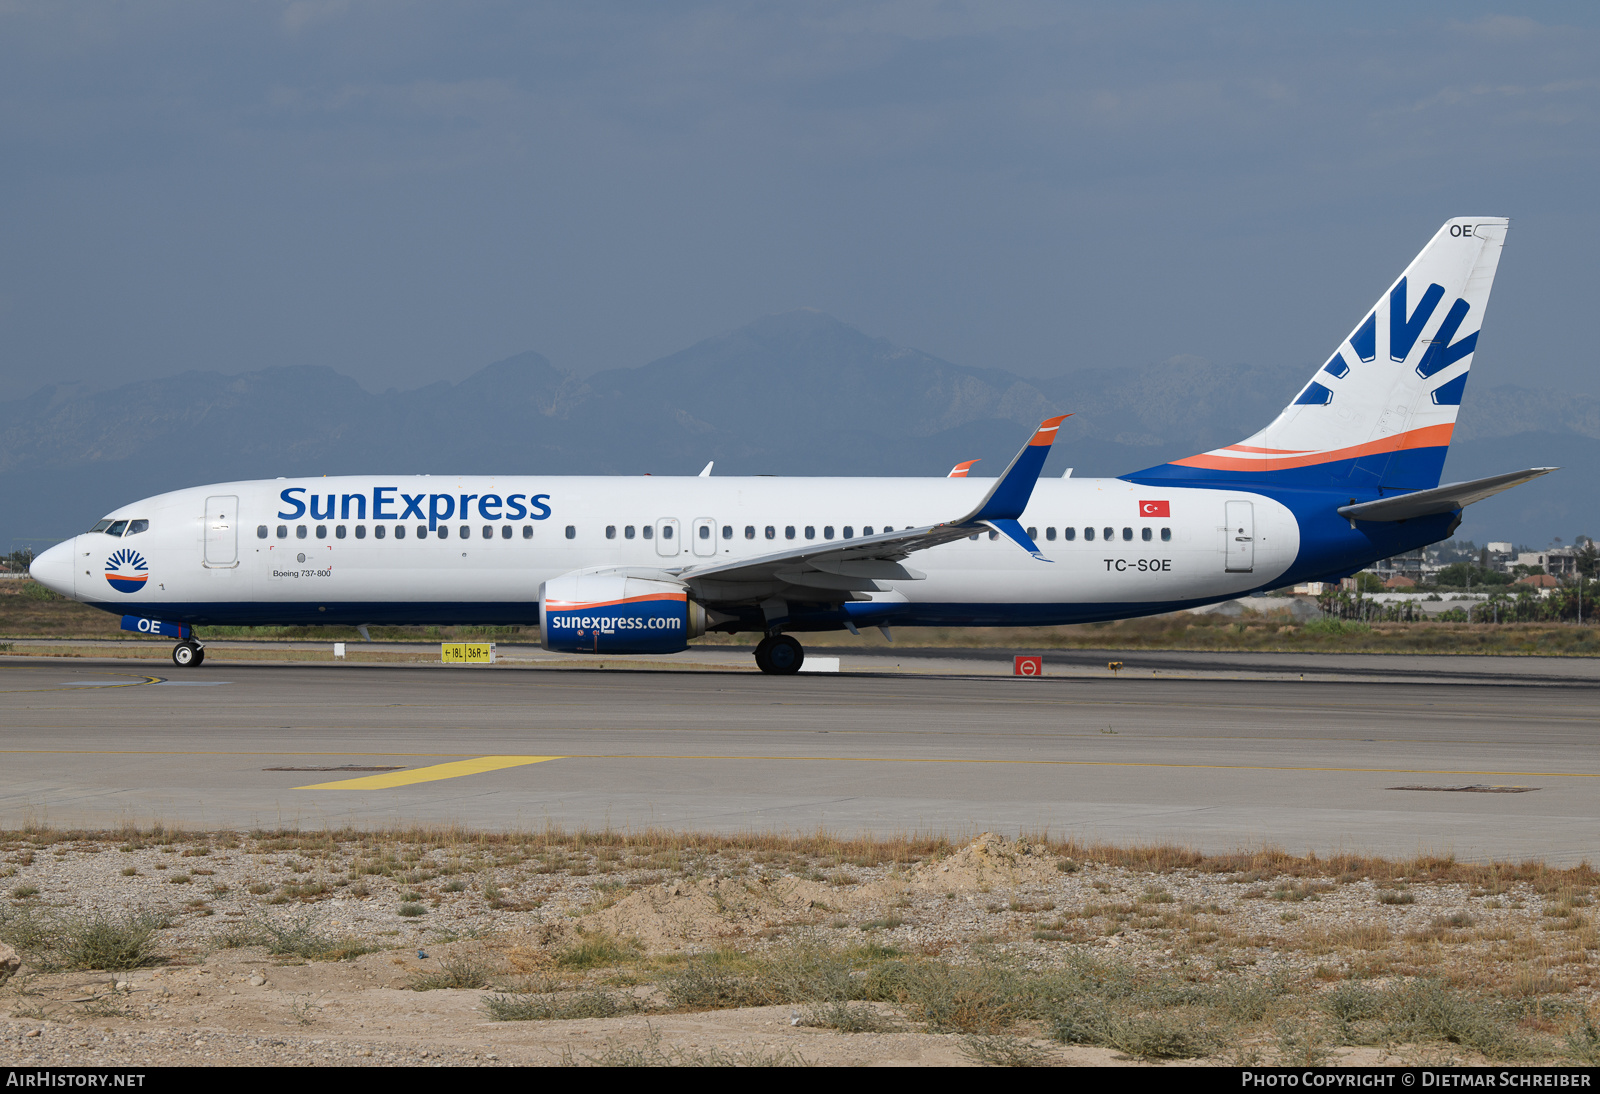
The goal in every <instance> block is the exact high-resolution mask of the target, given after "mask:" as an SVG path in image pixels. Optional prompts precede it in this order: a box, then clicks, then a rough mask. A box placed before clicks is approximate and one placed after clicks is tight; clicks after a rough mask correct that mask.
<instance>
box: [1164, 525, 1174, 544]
mask: <svg viewBox="0 0 1600 1094" xmlns="http://www.w3.org/2000/svg"><path fill="white" fill-rule="evenodd" d="M1171 541H1172V529H1171V528H1163V529H1161V542H1162V543H1170V542H1171Z"/></svg>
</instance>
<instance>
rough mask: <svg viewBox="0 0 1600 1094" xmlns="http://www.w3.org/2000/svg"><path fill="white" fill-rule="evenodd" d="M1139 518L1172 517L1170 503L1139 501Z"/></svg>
mask: <svg viewBox="0 0 1600 1094" xmlns="http://www.w3.org/2000/svg"><path fill="white" fill-rule="evenodd" d="M1139 515H1140V516H1141V517H1170V516H1172V503H1171V502H1169V501H1141V502H1140V503H1139Z"/></svg>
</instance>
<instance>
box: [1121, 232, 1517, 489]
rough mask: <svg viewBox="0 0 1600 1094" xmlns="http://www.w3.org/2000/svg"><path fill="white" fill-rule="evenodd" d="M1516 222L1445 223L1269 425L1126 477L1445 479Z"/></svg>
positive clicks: (1412, 482) (1426, 482)
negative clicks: (1452, 439)
mask: <svg viewBox="0 0 1600 1094" xmlns="http://www.w3.org/2000/svg"><path fill="white" fill-rule="evenodd" d="M1509 224H1510V221H1508V220H1507V219H1506V218H1504V217H1458V218H1456V219H1454V220H1450V221H1447V222H1446V223H1445V225H1444V227H1442V228H1440V229H1439V231H1438V233H1437V234H1436V235H1434V237H1433V239H1432V240H1431V241H1429V243H1428V245H1427V246H1426V247H1424V248H1423V249H1422V253H1421V254H1419V255H1417V257H1416V258H1415V259H1413V260H1412V262H1411V265H1409V266H1407V267H1406V269H1405V272H1404V273H1403V274H1401V275H1400V278H1399V280H1397V281H1396V282H1395V283H1394V284H1393V285H1392V286H1390V288H1389V291H1388V292H1386V293H1385V294H1384V295H1383V296H1381V297H1379V299H1378V302H1377V303H1376V304H1375V305H1373V307H1372V309H1371V310H1370V311H1369V312H1368V313H1367V316H1366V318H1365V319H1363V320H1362V321H1361V322H1360V323H1359V324H1358V325H1357V326H1356V328H1355V330H1353V331H1351V332H1350V336H1349V337H1348V338H1346V339H1345V340H1344V341H1343V342H1341V343H1340V344H1339V346H1338V348H1337V349H1336V350H1335V351H1334V353H1333V356H1332V357H1330V358H1329V359H1328V363H1327V364H1325V365H1323V366H1322V368H1321V369H1319V370H1318V371H1317V374H1316V375H1315V376H1314V377H1313V378H1312V380H1311V381H1310V382H1309V383H1307V384H1306V386H1305V387H1304V388H1302V389H1301V391H1300V394H1299V395H1297V396H1296V397H1295V400H1294V402H1292V403H1290V404H1289V405H1288V406H1287V407H1285V408H1284V409H1283V413H1281V414H1279V415H1278V417H1277V419H1276V420H1275V421H1273V423H1272V424H1271V425H1269V426H1267V427H1266V428H1265V429H1263V430H1262V431H1261V432H1259V433H1257V434H1256V435H1255V436H1253V437H1249V438H1247V439H1246V440H1243V441H1241V442H1239V443H1238V444H1233V445H1229V446H1228V447H1226V448H1218V449H1214V450H1212V451H1210V452H1204V453H1201V454H1200V455H1198V456H1190V457H1189V458H1187V459H1183V460H1175V461H1173V462H1172V463H1169V464H1163V465H1162V466H1160V467H1152V468H1150V469H1149V470H1147V471H1142V472H1139V473H1138V474H1136V475H1130V476H1128V477H1129V478H1166V479H1206V480H1212V481H1224V482H1227V481H1239V482H1246V481H1248V482H1273V483H1281V484H1283V485H1305V486H1339V487H1345V486H1348V487H1350V488H1366V489H1375V488H1378V487H1387V488H1391V489H1404V490H1421V489H1428V488H1431V487H1434V486H1437V485H1439V476H1440V474H1441V473H1442V472H1443V470H1444V459H1445V455H1446V454H1447V452H1448V451H1449V446H1450V435H1451V433H1452V431H1453V430H1454V429H1455V422H1456V412H1457V411H1458V410H1459V409H1460V408H1461V395H1462V392H1463V391H1464V390H1465V389H1466V386H1467V370H1468V369H1469V368H1471V367H1472V353H1473V350H1474V349H1475V348H1476V347H1477V342H1478V330H1479V328H1480V327H1481V326H1482V324H1483V313H1484V310H1485V308H1486V307H1487V305H1488V303H1489V290H1490V289H1491V288H1492V287H1493V285H1494V274H1495V268H1496V267H1497V266H1498V264H1499V262H1500V249H1501V247H1502V246H1504V244H1505V237H1506V229H1507V227H1508V226H1509Z"/></svg>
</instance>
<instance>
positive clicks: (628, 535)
mask: <svg viewBox="0 0 1600 1094" xmlns="http://www.w3.org/2000/svg"><path fill="white" fill-rule="evenodd" d="M622 538H623V539H632V538H633V525H631V524H630V525H628V526H627V527H625V528H624V529H623V530H622Z"/></svg>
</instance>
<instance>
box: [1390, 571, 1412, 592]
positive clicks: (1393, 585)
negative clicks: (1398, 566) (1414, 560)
mask: <svg viewBox="0 0 1600 1094" xmlns="http://www.w3.org/2000/svg"><path fill="white" fill-rule="evenodd" d="M1383 587H1384V588H1385V589H1415V588H1416V587H1417V583H1416V582H1415V581H1412V580H1411V579H1410V578H1409V577H1406V576H1405V575H1404V574H1395V575H1394V576H1393V577H1391V578H1390V579H1389V580H1388V581H1385V582H1384V583H1383Z"/></svg>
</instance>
